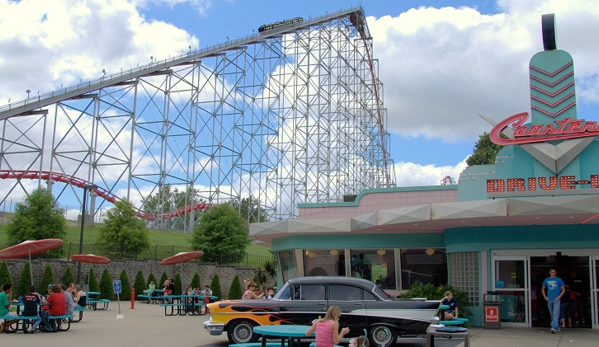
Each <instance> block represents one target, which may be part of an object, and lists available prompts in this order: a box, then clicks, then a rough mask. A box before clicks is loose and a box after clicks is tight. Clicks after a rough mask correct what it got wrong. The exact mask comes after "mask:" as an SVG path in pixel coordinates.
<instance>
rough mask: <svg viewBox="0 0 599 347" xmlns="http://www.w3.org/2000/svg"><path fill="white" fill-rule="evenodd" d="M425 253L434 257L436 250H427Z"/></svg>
mask: <svg viewBox="0 0 599 347" xmlns="http://www.w3.org/2000/svg"><path fill="white" fill-rule="evenodd" d="M424 253H426V254H427V255H433V254H435V250H434V249H432V248H427V249H426V251H424Z"/></svg>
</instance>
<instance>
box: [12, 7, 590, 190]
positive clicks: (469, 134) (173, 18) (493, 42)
mask: <svg viewBox="0 0 599 347" xmlns="http://www.w3.org/2000/svg"><path fill="white" fill-rule="evenodd" d="M356 5H362V6H363V8H364V10H365V13H366V15H367V21H368V25H369V28H370V31H371V34H372V36H373V38H374V57H375V58H377V59H378V60H379V62H380V78H381V80H382V82H383V84H384V86H385V87H384V91H385V95H384V99H385V106H386V108H387V110H388V123H389V124H388V130H389V131H390V133H391V136H392V137H391V149H390V153H391V157H392V158H393V159H394V161H395V164H396V167H395V173H396V176H397V183H398V186H413V185H432V184H439V182H440V180H441V179H442V178H443V177H444V176H446V175H450V176H452V177H454V178H455V179H457V178H458V177H459V173H460V172H461V171H462V170H463V168H464V167H465V164H464V160H465V159H466V157H467V156H468V155H469V154H471V153H472V150H473V147H474V144H475V142H476V140H477V139H478V136H479V135H480V134H482V133H483V132H484V131H489V130H490V128H491V126H490V125H489V124H487V123H485V122H484V121H483V120H482V119H481V118H480V117H479V116H478V114H483V115H485V116H487V117H489V118H492V119H495V120H497V121H500V120H502V119H504V118H507V117H508V116H510V115H512V114H515V113H519V112H523V111H529V110H530V103H529V99H528V98H529V92H528V62H529V60H530V58H531V57H532V55H533V54H535V53H536V52H538V51H540V50H542V41H541V24H540V23H541V15H542V14H545V13H555V14H556V20H557V36H558V48H560V49H564V50H567V51H568V52H569V53H570V54H571V55H572V56H573V58H574V64H575V65H574V66H575V73H576V77H577V97H578V117H579V118H584V119H587V120H598V118H599V117H598V116H597V111H598V109H599V108H598V105H599V82H598V80H599V78H598V76H599V59H597V56H598V55H599V40H598V39H597V38H596V35H595V34H593V33H597V32H599V2H594V1H587V0H569V1H563V0H527V1H521V0H500V1H415V0H406V1H382V0H381V1H364V2H362V3H358V2H348V1H337V0H331V1H322V0H305V1H281V0H279V1H274V0H255V1H249V0H127V1H126V0H46V1H44V0H31V1H21V2H19V1H6V0H0V81H2V83H1V84H0V104H6V103H7V102H8V100H9V99H12V100H21V99H24V98H25V97H26V94H25V92H24V91H25V90H26V89H31V90H32V91H33V93H34V94H35V93H36V92H37V91H41V92H47V91H52V90H54V89H57V88H59V87H60V86H61V85H65V86H67V85H70V84H75V83H77V82H79V81H80V80H81V79H82V80H88V79H93V78H97V77H99V76H100V74H101V71H102V69H106V70H107V71H108V72H116V71H118V70H119V69H120V68H128V67H134V66H136V64H138V63H141V64H145V63H148V62H149V57H150V56H153V57H156V58H160V57H167V56H168V55H170V54H173V55H176V54H179V53H181V52H183V51H186V50H187V49H188V47H189V46H190V45H191V46H193V47H205V46H209V45H213V44H216V43H218V42H223V41H225V40H226V39H227V37H229V38H231V39H234V38H237V37H243V36H246V35H250V34H252V33H253V31H254V30H257V28H258V27H259V26H260V25H262V24H266V23H271V22H276V21H280V20H283V19H287V18H292V17H296V16H302V17H304V18H308V17H310V16H319V15H323V14H326V13H331V12H335V11H338V10H340V9H346V8H350V7H353V6H356Z"/></svg>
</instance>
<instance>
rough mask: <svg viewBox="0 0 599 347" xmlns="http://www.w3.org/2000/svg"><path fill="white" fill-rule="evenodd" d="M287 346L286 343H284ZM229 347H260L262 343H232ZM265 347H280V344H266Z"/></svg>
mask: <svg viewBox="0 0 599 347" xmlns="http://www.w3.org/2000/svg"><path fill="white" fill-rule="evenodd" d="M285 346H287V343H285ZM229 347H262V342H246V343H234V344H231V345H229ZM266 347H281V342H267V343H266Z"/></svg>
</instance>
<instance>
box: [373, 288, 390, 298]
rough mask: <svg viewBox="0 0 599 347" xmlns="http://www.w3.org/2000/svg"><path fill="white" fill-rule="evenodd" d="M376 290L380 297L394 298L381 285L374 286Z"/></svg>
mask: <svg viewBox="0 0 599 347" xmlns="http://www.w3.org/2000/svg"><path fill="white" fill-rule="evenodd" d="M374 292H375V293H376V295H378V296H379V297H381V298H383V299H385V300H387V299H392V297H391V296H390V295H389V294H387V292H386V291H384V290H382V289H381V288H379V287H374Z"/></svg>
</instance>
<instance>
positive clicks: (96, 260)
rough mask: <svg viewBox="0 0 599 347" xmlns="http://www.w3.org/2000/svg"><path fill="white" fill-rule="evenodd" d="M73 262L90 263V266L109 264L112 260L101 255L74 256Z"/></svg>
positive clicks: (72, 257)
mask: <svg viewBox="0 0 599 347" xmlns="http://www.w3.org/2000/svg"><path fill="white" fill-rule="evenodd" d="M71 260H72V261H76V262H80V263H90V264H108V263H110V259H108V258H106V257H103V256H101V255H95V254H73V255H72V256H71Z"/></svg>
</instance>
